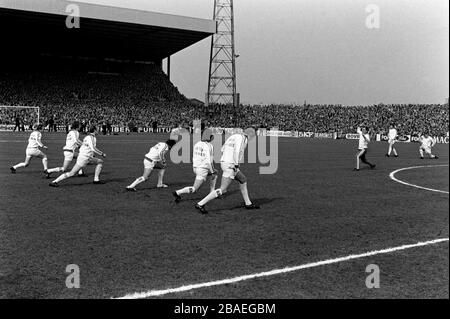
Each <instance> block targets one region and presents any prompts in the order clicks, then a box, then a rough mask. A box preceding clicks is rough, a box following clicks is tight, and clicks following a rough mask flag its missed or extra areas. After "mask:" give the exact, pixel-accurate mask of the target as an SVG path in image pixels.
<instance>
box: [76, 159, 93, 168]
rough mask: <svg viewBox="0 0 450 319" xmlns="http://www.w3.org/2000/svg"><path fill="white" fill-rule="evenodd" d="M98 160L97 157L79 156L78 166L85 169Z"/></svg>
mask: <svg viewBox="0 0 450 319" xmlns="http://www.w3.org/2000/svg"><path fill="white" fill-rule="evenodd" d="M97 161H98V160H97V159H96V158H95V157H86V156H78V158H77V165H79V166H81V167H85V166H87V165H89V164H92V163H96V162H97Z"/></svg>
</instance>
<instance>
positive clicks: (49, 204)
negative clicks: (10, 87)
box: [0, 132, 449, 298]
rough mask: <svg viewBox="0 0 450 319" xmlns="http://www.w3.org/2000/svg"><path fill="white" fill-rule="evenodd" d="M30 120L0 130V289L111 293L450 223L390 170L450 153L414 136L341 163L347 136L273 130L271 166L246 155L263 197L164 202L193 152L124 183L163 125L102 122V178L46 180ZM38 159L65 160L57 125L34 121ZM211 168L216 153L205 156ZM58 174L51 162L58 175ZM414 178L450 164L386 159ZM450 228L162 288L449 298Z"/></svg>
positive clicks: (443, 182) (22, 293)
mask: <svg viewBox="0 0 450 319" xmlns="http://www.w3.org/2000/svg"><path fill="white" fill-rule="evenodd" d="M28 135H29V133H0V181H1V182H0V298H82V297H83V298H110V297H121V296H124V295H126V294H130V293H135V292H145V291H149V290H152V289H158V290H159V289H167V288H176V287H180V286H184V285H188V284H196V283H204V282H210V281H215V280H221V279H226V278H231V277H236V276H241V275H248V274H254V273H259V272H264V271H269V270H272V269H279V268H284V267H290V266H297V265H302V264H307V263H311V262H316V261H321V260H326V259H330V258H337V257H343V256H348V255H351V254H361V253H364V252H367V251H372V250H380V249H386V248H390V247H396V246H401V245H405V244H414V243H417V242H420V241H427V240H434V239H438V238H446V237H448V233H449V213H448V209H449V197H448V194H442V193H435V192H430V191H426V190H421V189H418V188H414V187H410V186H406V185H402V184H400V183H396V182H394V181H393V180H391V179H390V178H389V174H390V173H391V172H392V171H394V170H396V169H400V168H404V167H410V166H419V165H443V164H448V160H449V159H448V153H449V148H448V145H437V146H436V147H435V150H434V151H435V152H436V153H437V154H439V155H440V159H438V160H427V159H425V160H420V159H419V158H418V144H415V143H408V144H406V143H399V144H396V146H397V149H398V151H399V154H400V157H399V158H385V157H384V154H385V152H386V148H387V144H386V143H378V142H374V143H372V144H371V149H370V152H369V153H368V156H367V157H368V159H369V160H370V161H373V162H374V163H375V164H377V168H376V169H375V170H368V169H365V168H364V169H362V170H361V171H359V172H354V171H352V169H353V167H354V165H355V163H354V162H355V160H354V154H355V151H356V146H357V141H343V140H313V139H293V138H281V139H280V140H279V167H278V171H277V173H276V174H275V175H260V174H259V173H258V166H259V164H243V165H242V166H241V169H242V171H243V172H244V173H245V174H246V175H247V177H248V179H249V192H250V197H251V198H252V199H253V200H254V202H255V203H257V204H260V205H261V206H262V208H261V209H260V210H252V211H247V210H245V209H242V208H241V205H242V198H241V195H240V192H239V188H238V186H237V185H236V184H233V185H232V187H231V188H230V190H229V193H228V194H227V195H226V196H225V197H224V198H223V199H218V200H215V201H212V202H211V203H209V204H208V205H207V208H208V210H209V214H208V215H205V216H203V215H200V214H199V213H197V211H196V210H195V209H194V207H193V206H194V204H195V202H196V201H198V200H200V199H201V198H203V197H204V195H206V194H207V192H208V188H209V187H208V186H207V185H204V186H203V188H202V189H200V191H199V192H198V193H197V194H192V195H190V196H189V195H188V196H184V197H183V201H182V202H181V203H179V204H175V203H174V202H173V197H172V195H171V192H172V191H173V190H175V189H179V188H181V187H184V186H189V185H191V184H192V182H193V179H194V176H193V173H192V167H191V165H190V164H179V165H174V164H171V165H169V168H168V170H167V172H166V177H165V182H166V183H167V184H169V185H170V188H168V189H156V174H153V175H152V176H151V177H150V180H149V181H147V182H145V183H143V184H141V185H139V186H138V187H137V188H138V191H137V192H136V193H131V192H126V191H125V186H127V185H128V184H130V183H131V182H132V181H133V180H134V179H135V178H136V177H139V176H140V175H141V174H142V166H143V165H142V161H143V156H144V154H145V153H147V152H148V149H149V148H150V146H152V145H154V144H155V143H156V142H158V141H162V140H165V139H167V135H162V134H161V135H159V134H154V135H153V134H141V135H119V136H99V137H98V141H97V144H98V145H97V146H98V148H99V149H101V150H103V151H104V152H106V154H107V155H108V157H107V158H106V159H105V164H104V167H103V172H102V175H101V179H102V180H103V181H105V182H106V184H105V185H93V184H92V178H93V167H89V168H88V169H87V174H88V175H89V176H88V177H74V178H72V179H69V180H66V181H64V182H62V183H61V186H60V187H59V188H50V187H49V186H48V183H49V180H47V179H45V176H44V174H43V173H42V165H41V162H40V160H38V159H34V160H33V161H32V163H31V165H30V167H28V168H26V169H18V171H17V174H15V175H13V174H11V173H10V172H9V167H10V166H11V165H13V164H16V163H18V162H21V161H23V159H24V155H25V154H24V151H25V147H26V141H27V139H28ZM43 141H44V143H45V144H46V145H47V146H48V147H49V149H48V150H47V151H46V153H47V155H48V157H49V167H55V166H60V165H61V164H62V159H63V158H62V147H63V145H64V142H65V135H64V134H60V133H53V134H49V133H45V132H44V133H43ZM216 168H218V169H219V165H216ZM57 175H58V174H54V176H55V177H56V176H57ZM395 176H396V178H398V179H400V180H402V181H405V182H408V183H411V184H415V185H420V186H424V187H428V188H434V189H439V190H444V191H448V190H449V186H448V185H449V168H448V166H441V167H429V168H419V169H414V170H406V171H401V172H399V173H397V174H396V175H395ZM448 258H449V254H448V242H444V243H440V244H436V245H430V246H424V247H417V248H412V249H408V250H403V251H398V252H392V253H388V254H381V255H376V256H372V257H367V258H361V259H357V260H352V261H345V262H341V263H336V264H331V265H326V266H319V267H315V268H311V269H304V270H300V271H297V272H292V273H287V274H281V275H275V276H269V277H265V278H258V279H253V280H248V281H243V282H239V283H236V284H230V285H219V286H214V287H208V288H202V289H196V290H191V291H187V292H181V293H174V294H167V295H164V296H163V297H165V298H316V297H319V298H341V297H344V298H358V297H364V298H391V297H401V298H413V297H417V298H448V297H449V288H448V287H449V286H448V283H449V278H448V277H449V272H448V268H449V261H448V260H449V259H448ZM69 264H77V265H78V266H79V267H80V274H81V287H80V289H67V288H66V286H65V280H66V276H67V275H68V273H66V272H65V270H66V266H67V265H69ZM369 264H377V265H378V266H379V267H380V272H381V277H380V288H379V289H367V288H366V285H365V280H366V276H367V275H368V274H367V273H366V272H365V269H366V266H367V265H369Z"/></svg>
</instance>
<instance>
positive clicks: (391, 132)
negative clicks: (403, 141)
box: [386, 125, 398, 157]
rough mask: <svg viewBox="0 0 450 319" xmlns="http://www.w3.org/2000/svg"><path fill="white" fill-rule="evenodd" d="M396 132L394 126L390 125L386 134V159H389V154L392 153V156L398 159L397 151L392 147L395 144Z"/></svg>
mask: <svg viewBox="0 0 450 319" xmlns="http://www.w3.org/2000/svg"><path fill="white" fill-rule="evenodd" d="M397 137H398V132H397V129H396V128H395V126H394V125H391V127H390V128H389V133H388V144H389V148H388V151H387V153H386V157H390V156H391V153H392V152H394V156H395V157H398V154H397V150H396V149H395V147H394V144H395V143H396V142H397Z"/></svg>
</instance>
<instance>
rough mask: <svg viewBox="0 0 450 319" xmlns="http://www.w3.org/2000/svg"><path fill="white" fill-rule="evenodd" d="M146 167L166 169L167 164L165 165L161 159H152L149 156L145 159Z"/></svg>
mask: <svg viewBox="0 0 450 319" xmlns="http://www.w3.org/2000/svg"><path fill="white" fill-rule="evenodd" d="M144 168H146V169H165V168H166V165H164V164H163V163H162V162H161V161H150V160H148V159H147V158H145V159H144Z"/></svg>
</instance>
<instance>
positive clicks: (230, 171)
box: [220, 162, 239, 179]
mask: <svg viewBox="0 0 450 319" xmlns="http://www.w3.org/2000/svg"><path fill="white" fill-rule="evenodd" d="M220 168H221V169H222V171H223V173H222V177H227V178H231V179H234V177H235V176H236V174H237V172H239V169H236V168H235V167H234V164H230V163H223V162H221V163H220Z"/></svg>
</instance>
